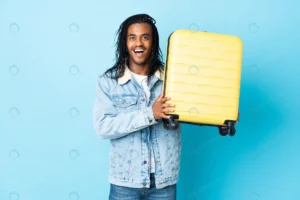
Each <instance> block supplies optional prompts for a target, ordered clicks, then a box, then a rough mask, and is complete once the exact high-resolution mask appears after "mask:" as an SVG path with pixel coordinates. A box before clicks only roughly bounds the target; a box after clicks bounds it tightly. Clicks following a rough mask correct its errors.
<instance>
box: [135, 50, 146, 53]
mask: <svg viewBox="0 0 300 200" xmlns="http://www.w3.org/2000/svg"><path fill="white" fill-rule="evenodd" d="M134 52H135V53H143V52H144V50H134Z"/></svg>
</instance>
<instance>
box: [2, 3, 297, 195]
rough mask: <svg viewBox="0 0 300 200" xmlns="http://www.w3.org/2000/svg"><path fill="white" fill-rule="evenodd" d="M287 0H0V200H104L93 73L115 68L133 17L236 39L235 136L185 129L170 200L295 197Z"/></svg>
mask: <svg viewBox="0 0 300 200" xmlns="http://www.w3.org/2000/svg"><path fill="white" fill-rule="evenodd" d="M299 6H300V2H299V1H296V0H285V1H283V0H281V1H280V0H278V1H271V0H262V1H260V0H251V1H250V0H247V1H240V0H227V1H221V0H211V1H203V0H197V1H196V0H193V1H192V0H185V1H170V0H164V1H159V0H153V1H134V0H127V1H117V0H113V1H110V2H109V1H105V2H103V1H96V0H86V1H82V0H72V1H71V0H65V1H58V0H43V1H37V0H27V1H17V0H0V56H1V59H0V96H1V98H0V169H1V170H0V200H53V199H56V200H84V199H101V200H102V199H107V196H108V192H109V184H108V180H107V179H108V175H107V174H108V165H109V164H108V154H109V141H103V140H101V139H100V138H99V137H97V136H96V133H95V132H94V130H93V125H92V108H93V103H94V99H95V85H96V77H97V75H98V74H100V73H102V72H104V70H105V69H107V68H109V67H110V66H111V65H112V63H113V61H114V41H115V37H114V36H115V31H116V30H117V28H118V26H119V25H120V23H121V22H122V21H123V20H124V19H125V18H127V17H128V16H130V15H133V14H137V13H148V14H150V15H151V16H153V17H154V18H155V19H156V20H157V27H158V30H159V34H160V45H161V48H162V50H163V52H164V56H165V51H166V45H167V38H168V36H169V34H170V33H171V32H172V31H174V30H176V29H193V30H199V31H202V30H205V31H210V32H218V33H225V34H233V35H237V36H239V37H240V38H241V39H242V40H243V43H244V53H243V70H242V83H241V99H240V108H239V109H240V112H241V115H240V122H239V123H238V124H237V133H236V135H235V136H234V137H230V136H228V137H221V136H220V135H219V134H218V132H217V129H216V128H213V127H198V126H193V125H184V126H183V133H182V139H183V152H182V165H181V174H180V176H181V178H180V182H179V184H178V199H185V200H258V199H259V200H262V199H263V200H271V199H272V200H282V199H284V200H298V199H299V198H300V189H299V180H300V157H299V152H300V147H299V144H298V143H299V140H300V135H299V125H298V124H299V118H300V114H299V113H300V112H299V108H300V103H299V100H300V90H299V84H300V80H299V75H300V67H299V45H300V37H299V35H300V28H299V18H300V16H299V14H297V13H296V12H298V11H299V10H298V8H299Z"/></svg>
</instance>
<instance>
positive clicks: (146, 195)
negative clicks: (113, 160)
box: [109, 174, 176, 200]
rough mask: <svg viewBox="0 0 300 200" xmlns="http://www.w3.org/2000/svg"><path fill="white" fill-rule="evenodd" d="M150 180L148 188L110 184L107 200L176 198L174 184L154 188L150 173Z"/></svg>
mask: <svg viewBox="0 0 300 200" xmlns="http://www.w3.org/2000/svg"><path fill="white" fill-rule="evenodd" d="M150 181H151V182H150V188H128V187H122V186H117V185H114V184H111V187H110V194H109V200H176V185H171V186H168V187H165V188H162V189H156V188H155V179H154V176H153V175H152V174H151V175H150Z"/></svg>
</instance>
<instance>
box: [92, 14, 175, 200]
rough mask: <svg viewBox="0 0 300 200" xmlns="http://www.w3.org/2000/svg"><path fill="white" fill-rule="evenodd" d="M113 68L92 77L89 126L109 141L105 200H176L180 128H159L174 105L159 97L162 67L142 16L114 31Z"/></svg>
mask: <svg viewBox="0 0 300 200" xmlns="http://www.w3.org/2000/svg"><path fill="white" fill-rule="evenodd" d="M117 33H118V40H117V43H116V46H117V48H116V58H117V59H116V63H115V64H114V66H113V67H112V68H110V69H108V70H107V71H106V72H105V73H104V74H103V75H101V76H99V77H98V81H97V88H96V92H97V98H96V102H95V106H94V127H95V130H96V132H97V134H98V135H99V136H100V137H101V138H102V139H109V140H110V144H111V145H110V147H111V148H110V168H109V181H110V183H111V189H110V195H109V198H110V199H111V200H122V199H126V200H131V199H132V200H138V199H149V200H152V199H153V200H154V199H155V200H159V199H165V200H173V199H176V183H177V182H178V176H179V169H180V154H181V135H180V134H181V133H180V127H179V128H178V129H176V130H166V129H164V126H163V122H162V119H167V118H168V116H167V115H165V114H164V113H165V112H172V111H173V108H174V106H175V105H171V104H169V103H167V101H168V100H170V98H169V97H163V94H162V93H163V92H162V83H163V78H164V75H163V62H162V56H161V50H160V47H159V35H158V31H157V28H156V26H155V20H154V19H153V18H152V17H150V16H149V15H146V14H138V15H134V16H131V17H129V18H127V19H126V20H125V21H124V22H123V23H122V24H121V26H120V27H119V30H118V32H117Z"/></svg>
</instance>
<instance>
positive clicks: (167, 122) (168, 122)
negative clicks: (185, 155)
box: [163, 115, 179, 130]
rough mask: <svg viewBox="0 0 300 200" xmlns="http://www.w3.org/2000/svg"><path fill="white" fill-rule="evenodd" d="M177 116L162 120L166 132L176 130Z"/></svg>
mask: <svg viewBox="0 0 300 200" xmlns="http://www.w3.org/2000/svg"><path fill="white" fill-rule="evenodd" d="M178 118H179V117H178V115H170V119H163V122H164V128H165V129H167V130H175V129H177V128H178V126H179V124H178V121H177V120H176V119H178Z"/></svg>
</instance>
